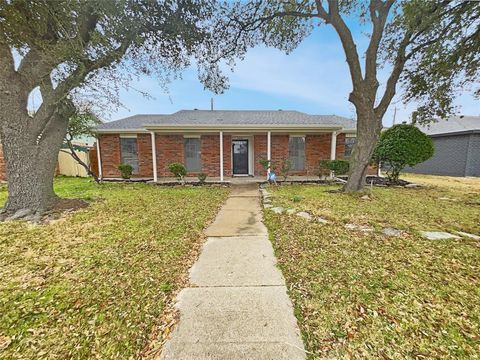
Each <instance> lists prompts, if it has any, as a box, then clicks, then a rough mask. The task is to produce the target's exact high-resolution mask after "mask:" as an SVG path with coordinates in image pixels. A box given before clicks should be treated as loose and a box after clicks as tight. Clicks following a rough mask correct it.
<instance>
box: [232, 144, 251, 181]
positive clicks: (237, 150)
mask: <svg viewBox="0 0 480 360" xmlns="http://www.w3.org/2000/svg"><path fill="white" fill-rule="evenodd" d="M232 152H233V175H248V140H232Z"/></svg>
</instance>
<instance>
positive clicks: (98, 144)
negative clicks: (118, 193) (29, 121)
mask: <svg viewBox="0 0 480 360" xmlns="http://www.w3.org/2000/svg"><path fill="white" fill-rule="evenodd" d="M97 162H98V178H99V179H100V180H102V179H103V172H102V157H101V156H100V138H99V137H97Z"/></svg>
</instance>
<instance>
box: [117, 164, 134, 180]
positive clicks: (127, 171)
mask: <svg viewBox="0 0 480 360" xmlns="http://www.w3.org/2000/svg"><path fill="white" fill-rule="evenodd" d="M118 170H120V175H121V176H122V179H130V178H131V177H132V173H133V167H132V165H128V164H120V165H118Z"/></svg>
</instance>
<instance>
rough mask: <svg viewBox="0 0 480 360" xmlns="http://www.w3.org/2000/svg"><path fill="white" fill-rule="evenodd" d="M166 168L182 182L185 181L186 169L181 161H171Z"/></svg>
mask: <svg viewBox="0 0 480 360" xmlns="http://www.w3.org/2000/svg"><path fill="white" fill-rule="evenodd" d="M168 170H170V172H171V173H172V174H173V176H175V177H176V178H177V179H178V181H180V182H181V183H182V184H184V183H185V176H186V175H187V169H186V168H185V166H184V165H183V164H182V163H171V164H170V165H168Z"/></svg>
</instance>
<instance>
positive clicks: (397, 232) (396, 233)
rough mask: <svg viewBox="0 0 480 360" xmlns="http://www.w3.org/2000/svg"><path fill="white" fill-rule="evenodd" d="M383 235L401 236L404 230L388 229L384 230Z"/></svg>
mask: <svg viewBox="0 0 480 360" xmlns="http://www.w3.org/2000/svg"><path fill="white" fill-rule="evenodd" d="M382 234H384V235H387V236H400V235H402V230H399V229H395V228H391V227H387V228H383V229H382Z"/></svg>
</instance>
